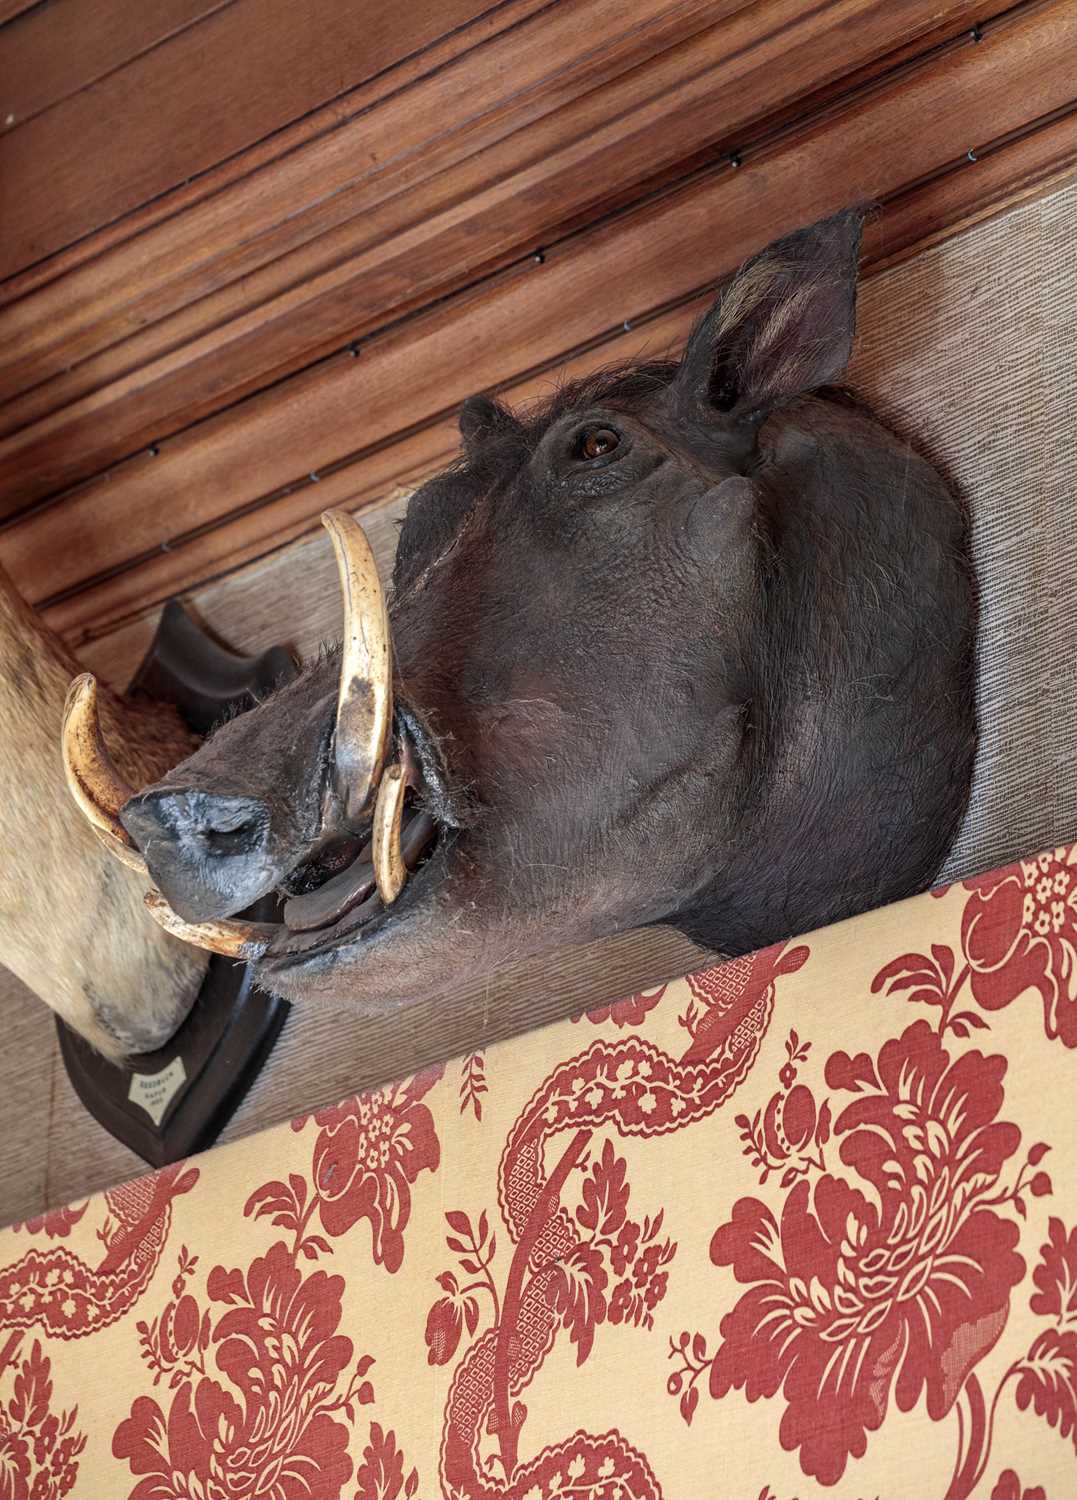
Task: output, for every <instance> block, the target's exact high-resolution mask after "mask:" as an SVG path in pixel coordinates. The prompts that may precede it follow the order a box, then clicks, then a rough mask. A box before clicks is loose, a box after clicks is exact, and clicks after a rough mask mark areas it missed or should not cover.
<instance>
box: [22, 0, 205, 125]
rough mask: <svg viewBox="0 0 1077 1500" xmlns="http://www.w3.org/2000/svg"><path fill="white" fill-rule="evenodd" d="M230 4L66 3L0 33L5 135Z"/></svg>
mask: <svg viewBox="0 0 1077 1500" xmlns="http://www.w3.org/2000/svg"><path fill="white" fill-rule="evenodd" d="M232 3H233V0H139V3H138V4H137V5H131V4H130V0H78V3H75V0H61V3H60V4H58V5H57V4H54V5H49V6H45V7H43V8H41V9H39V10H36V11H34V12H33V14H32V15H24V16H23V17H22V18H21V19H20V20H19V22H18V24H17V25H14V26H8V27H6V28H5V29H4V30H3V31H0V78H2V79H3V80H4V92H3V114H2V115H0V133H2V132H4V131H7V130H15V129H17V128H18V127H19V126H21V125H23V124H25V122H26V121H27V120H28V119H30V118H31V117H32V116H33V115H37V114H40V113H41V112H42V111H43V110H46V109H49V108H50V107H51V106H52V105H54V104H58V103H60V101H61V100H63V99H66V98H68V97H69V96H70V95H71V94H75V93H77V92H78V90H79V89H82V88H86V87H87V85H89V84H91V83H96V82H97V80H98V79H99V78H103V77H105V76H106V74H108V73H112V72H114V71H115V69H117V68H120V67H122V66H123V65H124V63H128V62H130V61H131V60H132V59H133V58H135V57H138V56H139V55H140V54H141V53H143V52H146V51H148V50H149V49H150V48H151V47H154V46H157V45H158V44H159V43H161V42H163V41H165V40H167V38H169V37H171V36H174V35H175V34H176V33H177V32H179V31H182V30H183V29H184V28H185V27H187V26H191V25H193V24H194V22H196V21H200V20H202V18H203V17H204V16H207V15H209V14H211V12H213V11H215V10H223V9H224V8H225V6H226V5H231V4H232Z"/></svg>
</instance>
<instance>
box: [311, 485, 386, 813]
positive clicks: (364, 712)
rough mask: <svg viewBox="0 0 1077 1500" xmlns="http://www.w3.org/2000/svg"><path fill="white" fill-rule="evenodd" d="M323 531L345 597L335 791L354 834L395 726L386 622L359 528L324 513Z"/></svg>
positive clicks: (342, 515)
mask: <svg viewBox="0 0 1077 1500" xmlns="http://www.w3.org/2000/svg"><path fill="white" fill-rule="evenodd" d="M322 525H323V526H324V527H325V529H326V530H327V531H328V533H329V535H330V537H331V538H332V541H333V549H334V551H335V552H336V558H337V569H338V571H339V573H340V585H341V588H342V590H343V593H344V649H343V653H342V656H341V662H340V686H339V688H338V690H337V718H336V734H335V738H334V742H333V770H334V778H333V785H334V790H335V792H336V794H337V797H338V799H339V801H340V804H341V807H342V809H343V812H344V817H345V820H346V821H347V822H348V823H350V824H351V825H352V826H353V827H355V826H358V823H359V820H360V818H361V816H362V814H363V812H364V811H365V810H366V807H367V804H368V803H369V801H370V796H371V793H372V792H373V790H374V787H375V786H376V784H377V781H378V777H379V776H380V775H381V770H382V767H383V765H384V764H385V757H386V754H387V752H388V746H389V731H390V728H391V725H392V719H393V685H392V643H391V640H390V636H389V614H388V611H387V609H386V607H385V595H384V594H383V592H382V587H381V580H380V578H379V577H378V565H377V563H376V562H375V561H374V554H373V552H372V551H371V549H370V543H369V542H368V541H367V539H366V536H365V534H364V532H363V528H362V527H361V526H360V525H359V523H358V522H357V521H356V520H355V519H354V518H353V517H352V516H350V515H349V514H348V513H347V511H342V510H327V511H326V512H325V514H324V515H323V516H322Z"/></svg>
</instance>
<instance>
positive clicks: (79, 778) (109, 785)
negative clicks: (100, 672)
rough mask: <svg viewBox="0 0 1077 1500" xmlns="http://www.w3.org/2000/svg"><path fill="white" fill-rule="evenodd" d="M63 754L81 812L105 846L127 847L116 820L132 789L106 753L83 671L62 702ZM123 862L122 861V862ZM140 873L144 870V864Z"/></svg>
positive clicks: (91, 683)
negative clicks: (105, 837)
mask: <svg viewBox="0 0 1077 1500" xmlns="http://www.w3.org/2000/svg"><path fill="white" fill-rule="evenodd" d="M62 746H63V757H64V771H65V773H66V775H67V785H68V789H69V790H70V792H71V795H72V797H74V799H75V801H76V802H77V803H78V805H79V807H80V808H81V810H82V812H83V813H84V815H85V816H86V817H87V818H88V819H89V820H90V822H91V823H92V824H93V826H94V828H95V829H96V830H98V831H99V832H100V833H103V834H107V835H108V837H109V839H110V840H111V842H110V843H109V844H108V845H107V847H108V848H110V849H112V852H113V853H114V854H115V853H116V850H115V849H114V848H113V844H122V845H123V846H124V848H125V849H127V848H130V844H131V840H130V839H129V838H128V836H127V830H126V829H125V828H124V826H123V824H122V823H121V822H120V819H119V811H120V808H121V807H122V806H123V804H124V803H125V802H126V801H127V799H128V798H129V797H130V796H132V790H131V788H130V787H129V786H128V785H127V783H126V782H125V781H124V779H123V777H122V776H121V775H120V773H119V771H117V769H116V767H115V764H114V763H113V760H112V756H111V755H110V754H109V753H108V746H107V745H106V744H105V741H104V738H103V736H102V734H101V724H100V721H99V719H98V716H97V680H96V678H94V677H93V676H92V675H91V673H89V672H83V673H82V675H81V676H79V677H76V678H75V680H74V682H73V683H72V684H71V686H70V687H69V688H68V690H67V702H66V703H65V705H64V725H63V737H62ZM125 863H126V861H125ZM142 868H143V873H144V872H145V866H143V867H142Z"/></svg>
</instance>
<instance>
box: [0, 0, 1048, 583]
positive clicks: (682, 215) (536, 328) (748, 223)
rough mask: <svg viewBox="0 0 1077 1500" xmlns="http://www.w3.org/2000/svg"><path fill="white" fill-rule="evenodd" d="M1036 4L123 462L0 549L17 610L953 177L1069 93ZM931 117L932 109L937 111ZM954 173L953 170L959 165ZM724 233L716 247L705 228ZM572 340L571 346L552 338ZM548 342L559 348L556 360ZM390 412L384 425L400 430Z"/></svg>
mask: <svg viewBox="0 0 1077 1500" xmlns="http://www.w3.org/2000/svg"><path fill="white" fill-rule="evenodd" d="M1073 27H1077V16H1073V15H1072V13H1068V7H1065V8H1059V7H1052V8H1051V9H1050V10H1044V11H1041V12H1039V13H1038V14H1036V15H1034V16H1031V17H1029V18H1027V19H1026V20H1025V21H1024V22H1022V23H1020V24H1019V25H1015V26H1014V27H1013V28H1012V30H1011V31H1010V33H1009V36H1010V38H1012V45H1007V46H1006V47H1002V46H999V45H996V46H995V47H989V46H987V45H986V44H985V45H982V46H978V47H974V48H970V49H967V50H965V51H962V52H960V53H955V54H953V55H950V56H947V57H944V58H941V59H940V60H939V61H938V63H937V64H933V65H932V66H931V67H930V68H928V69H926V70H925V71H924V72H922V73H921V74H918V75H916V76H914V77H913V78H911V79H907V80H903V81H902V82H901V83H900V85H898V86H896V87H893V88H889V89H880V90H879V91H878V92H877V93H875V94H874V95H873V96H872V98H871V99H869V100H868V101H866V102H865V103H863V104H862V105H861V106H860V107H859V108H858V109H856V110H855V111H848V112H844V113H843V112H837V113H835V114H834V116H833V117H832V118H830V119H828V120H826V121H825V122H824V123H822V124H820V125H818V126H816V127H813V128H812V129H811V130H809V131H808V132H807V133H806V134H805V135H795V136H793V137H791V138H790V139H788V140H787V141H785V142H784V143H783V144H782V145H781V146H780V147H777V148H775V149H773V150H772V151H769V152H761V153H760V155H759V156H758V157H757V158H756V159H755V160H753V161H751V162H748V161H746V162H745V165H744V166H743V167H742V168H741V169H739V170H734V169H732V168H727V169H725V170H724V171H718V172H715V173H712V174H710V175H707V176H704V177H700V178H698V179H696V180H694V181H692V182H690V183H688V184H686V185H684V186H683V187H681V188H680V189H678V190H677V191H676V192H674V193H671V194H669V195H667V196H666V197H664V198H662V199H661V200H659V201H657V202H652V203H649V204H647V205H645V206H643V207H641V208H640V209H638V210H637V211H635V212H633V213H631V214H628V215H625V216H624V217H622V218H619V219H617V220H615V221H613V222H611V223H605V224H601V225H599V226H597V227H596V228H595V229H594V230H593V231H592V232H590V233H588V234H586V235H581V236H579V237H577V238H576V239H574V240H572V241H571V242H569V243H567V244H566V245H565V246H563V247H562V248H561V249H560V250H559V251H558V252H557V253H554V254H550V255H549V256H548V257H547V259H546V261H545V263H544V264H543V265H541V266H537V265H532V266H530V267H528V268H526V269H523V268H520V269H517V270H514V271H512V272H511V273H509V274H506V275H504V276H502V277H500V278H497V279H495V280H494V281H493V282H491V283H490V284H488V285H484V286H480V287H477V288H475V289H473V290H472V291H470V292H468V293H467V294H465V295H462V296H460V297H458V298H457V299H455V300H454V301H452V302H451V303H447V304H446V305H444V306H442V307H439V308H437V309H435V310H434V311H432V312H430V313H429V314H426V315H424V316H423V317H422V318H419V319H416V320H415V321H414V322H413V323H411V324H407V325H404V326H401V327H399V328H397V329H394V330H391V331H389V332H387V333H386V334H385V335H384V336H381V337H379V338H377V339H375V340H372V341H371V343H370V344H369V345H368V346H367V347H366V349H365V350H364V352H363V353H362V355H361V357H360V358H358V359H351V358H348V357H347V356H343V357H341V358H339V359H335V360H332V361H328V362H326V363H324V364H323V365H321V366H319V367H317V368H315V369H313V370H311V371H308V372H305V373H304V374H303V375H301V376H298V377H296V378H294V379H292V380H290V381H287V382H284V383H282V384H281V386H279V387H278V388H276V389H275V390H273V391H270V392H267V393H265V394H264V395H261V396H259V397H256V398H254V399H252V400H250V401H247V402H245V403H243V404H242V405H241V406H239V407H237V408H236V409H235V410H233V411H231V412H228V413H225V414H223V415H222V416H220V417H217V418H214V419H213V420H211V421H209V422H206V423H204V424H202V425H201V426H200V427H198V428H195V429H193V430H192V431H190V432H188V433H186V434H183V435H182V436H180V437H178V438H177V439H175V440H174V441H172V442H170V443H166V444H164V445H162V448H161V451H160V454H159V456H157V457H150V456H141V457H139V458H136V459H133V460H131V461H130V462H129V463H127V464H124V465H121V466H119V467H118V468H117V469H116V470H115V471H113V472H112V473H111V474H110V475H109V476H108V477H107V478H103V479H101V480H99V481H95V482H94V483H93V484H90V485H88V486H86V487H84V488H83V489H82V490H80V491H78V492H75V493H73V494H72V495H71V496H70V497H69V498H68V499H66V500H65V501H64V502H62V503H61V504H58V505H56V506H54V507H51V508H49V509H48V510H45V511H42V512H40V513H39V514H37V515H34V516H31V517H29V518H27V519H25V520H24V521H22V522H20V523H19V524H17V525H15V526H13V527H11V528H10V529H9V530H8V531H7V532H5V533H4V534H3V536H2V537H0V554H2V555H3V557H4V560H5V563H6V564H7V566H9V567H10V568H11V569H12V572H13V575H14V576H15V577H16V579H17V580H19V581H21V582H22V584H23V586H24V587H25V588H26V589H27V590H28V592H29V593H30V595H31V596H32V597H34V598H35V599H36V600H38V601H39V600H40V599H41V598H42V597H47V596H48V595H50V594H56V593H58V592H60V591H61V590H65V589H68V588H77V587H79V586H81V585H83V584H85V583H86V582H87V580H88V579H89V578H91V577H93V575H94V573H95V572H100V573H104V572H105V571H106V570H108V571H111V570H113V569H119V568H122V567H124V566H127V565H129V564H130V563H131V561H132V560H133V559H136V558H142V557H145V556H147V555H148V554H149V553H151V552H153V551H154V550H156V549H158V548H160V547H161V546H162V545H164V546H166V547H167V546H171V545H172V543H173V540H174V539H176V538H181V537H184V536H185V535H186V534H187V533H190V532H193V531H195V530H197V529H200V528H202V527H205V526H210V525H213V524H215V523H216V522H217V521H218V520H219V519H220V517H221V516H222V515H225V514H237V513H238V512H239V511H240V509H246V508H248V507H253V506H255V505H257V504H260V503H261V502H262V501H264V500H265V499H266V498H267V497H269V496H270V495H272V494H273V493H274V492H275V491H277V490H279V488H280V487H281V486H282V484H285V483H289V482H294V481H298V480H299V479H300V478H301V477H302V476H303V475H304V474H308V473H310V472H311V471H318V472H320V471H321V470H322V469H323V468H325V466H327V465H332V464H337V463H339V462H341V461H343V460H344V459H347V458H350V457H352V456H358V455H359V454H360V453H372V452H373V451H375V450H376V449H377V448H380V447H384V446H386V445H387V444H389V443H390V442H391V441H392V440H393V438H394V436H397V435H399V434H400V433H401V429H402V427H403V423H404V422H406V423H407V424H408V426H410V427H415V426H417V425H423V424H430V423H432V422H433V421H434V420H439V419H442V418H444V417H445V416H446V415H448V413H449V412H450V411H451V409H452V408H453V407H454V406H455V404H456V403H457V402H458V401H459V400H460V399H461V398H462V397H463V396H464V395H466V394H467V393H468V392H469V391H470V390H473V389H475V388H482V387H484V386H487V385H491V384H497V383H504V382H506V381H507V380H511V379H513V378H514V377H515V378H520V377H522V376H524V375H525V374H526V372H527V370H528V368H529V367H530V368H532V369H533V368H535V367H548V366H549V365H551V364H553V363H556V362H557V361H558V360H560V359H562V358H563V357H564V356H565V354H566V353H567V352H570V350H571V348H572V347H573V346H575V347H577V348H578V347H579V346H580V345H581V344H584V343H592V342H596V343H597V342H599V341H601V340H602V339H604V338H607V337H609V336H610V335H611V334H612V333H613V332H614V330H616V329H618V328H619V327H620V326H621V324H622V323H623V322H624V320H625V319H626V318H627V319H628V320H630V321H635V320H637V319H638V318H640V317H642V316H647V315H648V314H651V313H656V312H659V311H661V310H662V308H663V307H664V306H666V305H669V304H671V303H674V302H677V301H681V300H684V299H685V298H687V297H690V296H691V295H693V294H694V293H696V292H698V291H699V289H700V285H701V283H703V282H706V281H713V280H716V279H717V278H718V277H720V276H722V275H723V274H726V273H727V272H728V271H729V270H731V269H732V268H733V267H734V266H735V265H736V264H737V263H738V262H739V261H740V260H741V259H743V258H744V256H745V255H746V254H748V253H750V251H751V250H753V249H755V248H757V247H758V246H759V245H760V244H761V243H764V242H765V241H766V240H767V239H769V238H771V237H772V236H773V235H775V234H777V233H780V232H782V231H784V230H787V229H791V228H793V227H795V226H796V225H798V224H800V223H802V222H804V221H805V220H807V219H810V218H812V217H813V216H815V215H818V214H821V213H824V212H827V211H829V210H831V209H835V208H838V207H840V206H841V205H842V204H843V203H845V202H847V201H849V200H850V199H852V198H856V197H860V196H863V195H865V194H867V195H869V196H889V195H891V194H893V193H895V192H898V191H900V190H902V189H903V188H905V187H907V186H909V185H910V184H911V183H915V182H916V181H918V180H919V179H921V178H923V177H925V176H927V175H929V174H933V173H936V172H938V171H940V170H941V169H942V168H944V167H945V166H946V165H948V164H952V162H953V159H954V152H955V139H956V141H957V142H958V143H960V144H961V145H963V143H964V141H965V140H971V141H973V142H975V141H977V139H978V132H979V130H980V129H986V128H987V126H986V122H987V121H990V122H991V124H992V125H993V126H995V127H996V128H998V127H1002V129H1003V130H1006V129H1011V128H1013V127H1014V126H1017V125H1020V124H1021V122H1022V120H1023V119H1024V117H1025V111H1026V109H1027V110H1030V111H1037V110H1038V111H1042V110H1043V109H1046V108H1049V107H1051V105H1052V104H1053V103H1054V102H1055V100H1056V98H1058V97H1065V95H1066V92H1067V91H1068V89H1069V87H1070V82H1069V77H1068V72H1069V70H1068V66H1067V62H1066V58H1065V55H1064V53H1065V47H1064V45H1063V43H1065V42H1066V40H1067V35H1068V31H1069V29H1070V28H1073ZM942 101H945V102H946V103H947V105H948V112H946V111H944V110H943V109H942V108H941V102H942ZM961 159H963V157H962V158H961ZM716 224H721V225H722V226H723V229H724V233H723V236H722V241H721V243H720V244H716V237H715V232H714V226H715V225H716ZM569 341H571V342H569ZM566 345H567V347H566ZM402 414H403V421H402Z"/></svg>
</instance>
